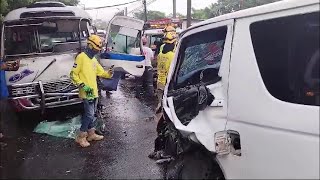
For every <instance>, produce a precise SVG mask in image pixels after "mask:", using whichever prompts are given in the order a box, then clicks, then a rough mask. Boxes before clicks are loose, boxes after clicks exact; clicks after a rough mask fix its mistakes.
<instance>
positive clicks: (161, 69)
mask: <svg viewBox="0 0 320 180" xmlns="http://www.w3.org/2000/svg"><path fill="white" fill-rule="evenodd" d="M163 42H164V44H163V45H162V46H161V47H160V51H159V55H158V57H157V72H158V80H157V95H158V101H159V103H158V107H157V112H156V118H157V119H158V118H159V117H158V116H161V109H160V108H161V100H162V96H163V91H164V87H165V85H166V82H167V76H168V72H169V69H170V65H171V62H172V60H173V58H174V52H175V47H176V42H177V35H176V31H175V29H174V28H173V27H171V26H168V27H166V28H165V29H164V40H163Z"/></svg>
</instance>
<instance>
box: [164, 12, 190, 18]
mask: <svg viewBox="0 0 320 180" xmlns="http://www.w3.org/2000/svg"><path fill="white" fill-rule="evenodd" d="M176 16H177V18H186V17H187V16H186V15H183V14H180V13H177V14H176ZM168 17H169V18H172V17H173V14H172V13H170V14H169V15H168Z"/></svg>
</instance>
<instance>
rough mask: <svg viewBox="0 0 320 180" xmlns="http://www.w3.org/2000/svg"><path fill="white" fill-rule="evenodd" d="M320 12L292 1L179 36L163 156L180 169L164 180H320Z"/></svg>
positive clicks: (310, 1)
mask: <svg viewBox="0 0 320 180" xmlns="http://www.w3.org/2000/svg"><path fill="white" fill-rule="evenodd" d="M319 5H320V4H319V1H318V0H303V1H301V0H285V1H280V2H276V3H272V4H268V5H264V6H260V7H255V8H251V9H247V10H242V11H238V12H234V13H231V14H226V15H223V16H219V17H215V18H212V19H209V20H207V21H204V22H201V23H199V24H196V25H194V26H193V27H191V28H189V29H187V30H186V31H184V32H182V34H181V36H180V41H179V44H178V47H177V52H176V55H175V58H174V60H173V62H172V64H171V69H170V72H169V75H168V79H167V85H166V88H165V92H164V96H163V108H164V118H163V119H162V120H160V121H159V123H158V128H157V131H158V133H159V137H158V138H157V140H156V149H157V146H158V149H162V150H163V149H164V151H165V153H166V154H169V155H171V156H173V157H174V159H175V160H173V161H171V162H170V163H169V164H168V172H167V178H182V179H189V178H197V179H206V178H210V179H211V178H221V179H224V178H226V179H262V178H263V179H270V178H276V179H279V178H285V179H291V178H295V179H319V113H320V111H319V110H320V109H319V105H320V101H319V97H320V95H319V93H320V91H319V85H320V79H319V61H320V60H319V7H320V6H319ZM157 144H158V145H157ZM159 144H160V145H159Z"/></svg>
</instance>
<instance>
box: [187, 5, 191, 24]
mask: <svg viewBox="0 0 320 180" xmlns="http://www.w3.org/2000/svg"><path fill="white" fill-rule="evenodd" d="M190 26H191V0H187V28H188V27H190Z"/></svg>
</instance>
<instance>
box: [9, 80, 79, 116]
mask: <svg viewBox="0 0 320 180" xmlns="http://www.w3.org/2000/svg"><path fill="white" fill-rule="evenodd" d="M8 89H9V94H10V96H9V99H10V100H11V102H12V104H13V105H14V107H15V110H16V111H28V110H39V109H40V110H42V112H44V110H45V109H47V108H56V107H63V106H70V105H75V104H79V103H81V102H82V100H81V99H80V98H79V96H78V88H77V87H75V86H74V85H73V84H72V83H71V81H70V80H69V79H64V80H58V81H51V82H42V81H38V82H32V83H23V84H14V85H10V86H8Z"/></svg>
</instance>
